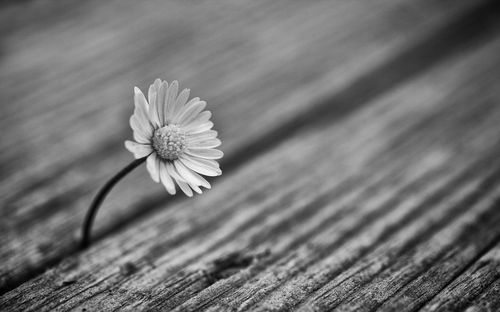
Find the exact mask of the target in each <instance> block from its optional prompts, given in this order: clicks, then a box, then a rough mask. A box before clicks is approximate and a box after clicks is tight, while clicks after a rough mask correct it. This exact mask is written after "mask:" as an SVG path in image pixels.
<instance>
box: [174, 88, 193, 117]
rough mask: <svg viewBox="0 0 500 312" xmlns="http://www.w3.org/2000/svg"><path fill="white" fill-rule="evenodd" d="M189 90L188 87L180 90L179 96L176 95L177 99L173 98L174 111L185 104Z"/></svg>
mask: <svg viewBox="0 0 500 312" xmlns="http://www.w3.org/2000/svg"><path fill="white" fill-rule="evenodd" d="M190 92H191V90H189V89H184V90H182V92H181V93H180V94H179V96H178V97H177V99H176V100H175V105H174V107H175V111H176V112H177V111H180V110H181V109H182V108H183V107H184V105H186V103H187V100H188V98H189V93H190Z"/></svg>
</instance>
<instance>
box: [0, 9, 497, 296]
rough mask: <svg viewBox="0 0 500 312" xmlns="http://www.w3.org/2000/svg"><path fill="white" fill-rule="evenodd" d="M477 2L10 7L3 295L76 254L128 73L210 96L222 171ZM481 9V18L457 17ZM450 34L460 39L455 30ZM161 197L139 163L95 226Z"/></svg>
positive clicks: (373, 90)
mask: <svg viewBox="0 0 500 312" xmlns="http://www.w3.org/2000/svg"><path fill="white" fill-rule="evenodd" d="M485 3H488V2H487V1H479V2H474V3H472V2H457V1H451V2H450V1H443V2H435V1H420V2H419V3H418V4H415V3H414V1H409V0H391V1H381V2H379V3H377V4H376V5H375V4H369V3H366V2H356V1H350V2H343V1H338V2H335V3H334V4H331V3H328V2H325V1H314V2H307V3H300V2H290V1H274V2H273V3H272V4H270V3H268V2H266V1H258V2H252V3H247V4H244V5H241V4H239V5H236V4H234V3H232V2H230V1H219V2H217V4H215V5H207V4H204V3H196V2H193V3H191V2H190V3H187V2H176V1H168V2H164V1H150V2H147V3H145V4H142V3H141V5H139V4H137V3H135V2H132V1H127V2H124V1H119V2H118V1H112V2H108V3H101V2H97V1H90V2H86V3H80V2H71V3H68V4H66V5H64V6H61V5H60V4H56V3H48V4H45V5H43V4H40V3H38V2H29V3H25V4H24V5H19V4H10V5H5V6H4V7H3V8H2V10H1V11H0V21H1V22H0V23H1V27H0V29H2V39H1V45H2V60H1V62H0V81H1V83H0V96H1V98H0V100H1V101H2V102H3V103H8V105H2V106H1V108H0V109H1V114H0V119H1V122H0V130H1V131H2V133H5V134H6V135H4V136H3V137H2V141H1V142H0V150H1V156H0V159H1V162H0V169H1V170H0V172H1V173H0V176H1V178H2V181H8V183H2V186H1V187H0V198H1V200H2V203H3V205H2V208H1V209H2V210H1V212H2V218H1V219H0V225H1V226H0V234H1V235H0V259H1V260H2V263H3V264H2V266H1V268H0V290H1V291H2V292H4V291H7V290H9V289H12V288H14V287H16V286H17V285H19V284H20V283H22V282H24V281H26V280H28V279H29V278H32V277H34V276H36V275H37V274H39V273H41V272H43V271H44V270H45V269H46V268H47V267H50V266H52V265H54V264H56V263H58V262H59V261H61V260H62V259H64V258H65V257H66V256H67V255H69V254H73V253H74V252H75V251H76V249H75V246H76V243H75V241H76V240H77V239H78V236H77V235H76V231H78V230H79V226H80V223H81V220H82V218H83V213H84V211H85V209H86V208H87V205H88V204H89V202H90V200H91V197H92V195H93V193H94V192H95V191H96V189H97V188H98V187H99V185H100V184H101V183H103V181H104V180H105V179H106V178H107V177H109V176H110V175H111V174H113V173H114V172H116V171H117V170H118V169H119V168H120V167H121V166H123V165H125V164H126V162H127V159H129V158H130V156H129V155H128V153H127V152H126V151H125V150H124V149H123V147H122V142H123V140H124V139H125V138H127V137H129V136H130V130H129V129H128V125H127V122H126V121H127V119H128V116H129V114H130V113H131V107H132V104H131V90H132V86H133V85H134V84H136V83H138V84H139V86H140V87H141V88H143V89H145V88H146V87H147V85H148V83H150V82H151V81H152V80H153V79H154V78H156V77H158V76H159V77H163V78H165V79H168V80H172V79H179V80H180V81H181V83H182V86H185V87H191V88H192V90H193V94H194V95H195V96H202V97H203V98H204V99H207V100H208V103H209V108H210V109H211V110H212V111H213V112H214V116H215V122H216V125H217V129H218V130H220V135H221V137H222V139H223V141H224V145H223V150H224V152H225V154H226V157H225V159H224V161H223V168H224V170H227V171H229V172H232V171H235V170H238V168H239V167H240V166H244V165H246V162H247V161H248V160H251V159H252V158H253V157H254V156H257V155H259V154H261V153H264V152H265V151H266V150H268V149H270V148H274V146H275V145H277V144H280V142H281V141H282V140H283V138H286V137H289V136H292V135H295V134H296V133H297V132H298V131H299V130H300V129H302V128H307V127H308V126H309V123H310V122H312V121H314V120H318V122H319V121H321V119H323V121H322V122H323V123H328V122H333V121H335V120H341V119H342V118H343V117H345V116H348V115H349V114H351V113H354V112H355V111H356V110H358V109H360V107H362V106H364V105H366V103H368V102H369V100H370V99H372V98H374V97H376V96H378V95H380V94H382V93H384V92H386V91H387V90H388V89H390V88H392V87H394V86H395V85H397V84H398V83H400V82H402V81H405V80H407V79H410V78H411V77H412V76H413V75H415V74H416V73H418V72H419V71H423V70H425V69H426V68H428V67H430V66H432V65H433V64H435V63H436V62H439V60H441V59H443V58H445V57H447V56H448V55H453V54H455V53H458V52H459V51H462V50H463V49H467V48H469V45H471V46H473V45H474V44H475V42H476V41H479V42H480V41H481V40H483V39H482V38H483V37H484V36H486V37H487V36H489V35H488V34H489V33H490V32H491V27H490V26H489V24H488V20H489V19H490V18H491V16H490V15H491V14H490V13H488V12H489V11H490V10H488V9H487V8H486V9H485V6H484V4H485ZM476 7H478V8H479V9H476ZM477 10H479V11H481V12H482V13H481V14H479V16H481V17H484V19H479V20H478V21H476V22H475V23H472V24H470V23H465V22H464V19H467V18H468V19H471V18H472V17H477V16H478V13H474V14H472V13H471V12H472V11H477ZM485 12H486V13H488V14H486V13H485ZM34 14H36V15H37V18H36V19H33V18H32V17H33V15H34ZM455 21H458V22H457V23H456V22H455ZM469 24H470V25H472V26H473V27H469V26H470V25H469ZM450 25H451V26H450ZM456 33H461V34H463V37H464V38H463V40H462V38H461V39H460V40H457V37H456V35H455V37H454V36H451V35H450V34H456ZM429 47H432V48H429ZM380 76H383V77H384V79H380ZM222 179H225V177H223V178H222ZM221 183H223V182H221ZM217 192H219V191H217ZM241 196H247V197H248V196H250V195H248V194H245V195H243V194H242V195H241ZM255 196H259V195H255ZM183 200H184V199H180V198H176V199H175V202H177V201H183ZM197 200H198V199H197ZM200 200H201V199H200ZM203 200H205V199H203ZM167 202H168V203H169V205H170V204H172V205H176V203H175V202H174V201H173V200H171V199H170V198H168V197H167V196H166V195H165V192H164V191H163V190H162V188H161V186H158V185H154V184H152V183H151V181H149V178H148V177H147V176H146V173H145V172H144V171H139V172H137V173H135V174H133V175H131V176H130V177H128V179H127V180H125V181H123V183H122V184H121V185H120V186H119V187H118V188H117V189H115V190H114V191H113V193H112V194H111V196H110V197H109V200H107V202H106V205H105V207H103V210H102V212H101V213H100V214H99V216H98V222H97V224H96V234H95V236H94V237H95V239H99V238H102V237H104V236H106V235H109V233H112V232H116V231H119V230H120V229H121V228H124V227H128V226H130V224H131V223H133V222H135V220H137V219H141V218H147V216H148V215H150V214H153V213H156V211H159V210H163V209H164V208H165V204H166V203H167ZM241 202H244V201H243V199H241ZM250 203H251V202H250ZM250 203H247V204H248V205H249V204H250ZM189 205H191V202H189ZM193 226H194V225H193Z"/></svg>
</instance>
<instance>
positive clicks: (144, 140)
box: [133, 131, 150, 144]
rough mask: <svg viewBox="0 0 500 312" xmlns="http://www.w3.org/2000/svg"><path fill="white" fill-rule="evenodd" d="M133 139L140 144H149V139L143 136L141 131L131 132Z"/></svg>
mask: <svg viewBox="0 0 500 312" xmlns="http://www.w3.org/2000/svg"><path fill="white" fill-rule="evenodd" d="M133 136H134V140H136V141H137V142H139V143H141V144H149V143H150V140H149V138H147V137H146V136H144V135H143V134H142V133H141V132H139V131H134V132H133Z"/></svg>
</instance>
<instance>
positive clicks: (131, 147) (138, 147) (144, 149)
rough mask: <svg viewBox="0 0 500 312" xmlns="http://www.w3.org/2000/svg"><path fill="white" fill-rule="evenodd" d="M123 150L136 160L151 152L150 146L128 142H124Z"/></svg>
mask: <svg viewBox="0 0 500 312" xmlns="http://www.w3.org/2000/svg"><path fill="white" fill-rule="evenodd" d="M125 148H126V149H127V150H128V151H129V152H131V153H132V154H134V157H135V158H136V159H139V158H143V157H146V156H148V155H149V154H151V153H152V152H153V149H152V148H151V146H150V145H145V144H139V143H136V142H132V141H128V140H127V141H125Z"/></svg>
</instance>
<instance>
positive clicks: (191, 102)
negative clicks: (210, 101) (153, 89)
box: [172, 97, 200, 123]
mask: <svg viewBox="0 0 500 312" xmlns="http://www.w3.org/2000/svg"><path fill="white" fill-rule="evenodd" d="M198 102H200V98H199V97H195V98H192V99H191V100H189V102H187V103H186V104H185V105H182V106H181V105H179V106H176V110H175V114H174V115H173V118H172V120H173V122H174V123H179V117H180V115H181V114H183V113H184V111H185V110H186V109H188V108H189V107H191V106H193V105H194V104H196V103H198Z"/></svg>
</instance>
